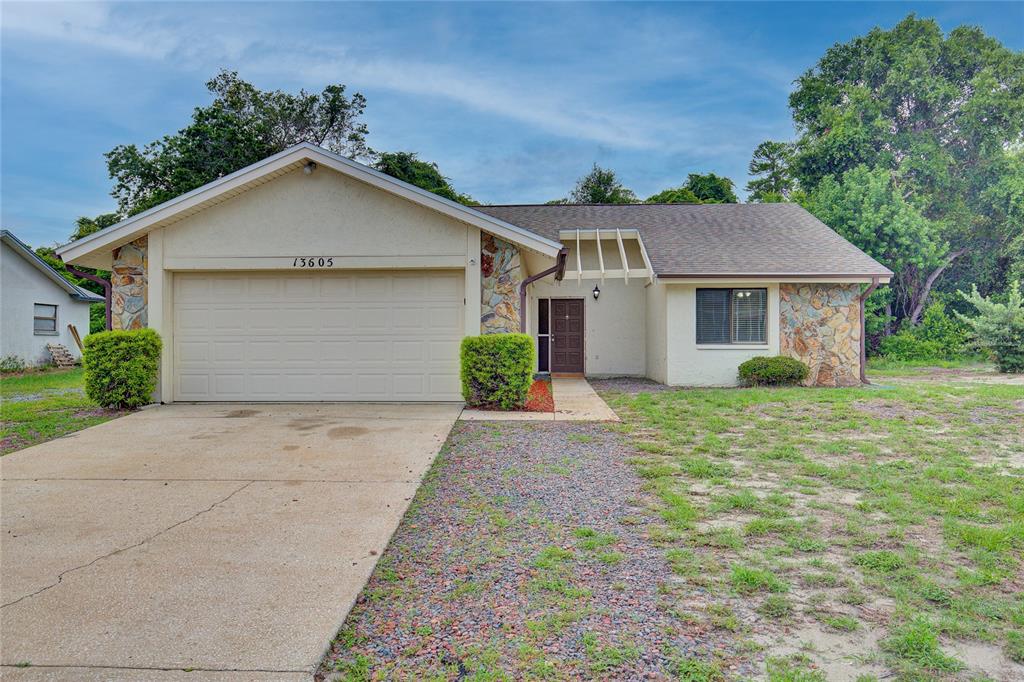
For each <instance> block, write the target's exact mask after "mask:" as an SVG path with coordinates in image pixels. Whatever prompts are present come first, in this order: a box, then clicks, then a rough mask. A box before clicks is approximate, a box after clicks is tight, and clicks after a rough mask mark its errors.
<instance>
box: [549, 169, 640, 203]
mask: <svg viewBox="0 0 1024 682" xmlns="http://www.w3.org/2000/svg"><path fill="white" fill-rule="evenodd" d="M549 203H553V204H554V203H568V204H635V203H637V198H636V195H635V194H633V191H632V190H630V189H627V188H626V187H624V186H623V185H622V183H621V182H619V179H618V177H616V175H615V171H613V170H611V169H607V168H601V167H600V166H598V165H597V164H596V163H595V164H594V167H593V168H592V169H591V170H590V172H589V173H587V174H586V175H584V176H583V177H581V178H580V179H579V180H577V181H576V187H575V188H573V190H572V192H571V193H570V194H569V197H568V199H556V200H555V201H552V202H549Z"/></svg>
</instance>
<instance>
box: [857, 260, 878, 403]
mask: <svg viewBox="0 0 1024 682" xmlns="http://www.w3.org/2000/svg"><path fill="white" fill-rule="evenodd" d="M878 284H879V282H878V276H877V275H875V276H874V277H872V278H871V286H869V287H868V288H867V289H865V290H864V293H863V294H861V295H860V382H861V383H862V384H870V383H871V382H870V381H868V374H867V372H868V346H867V344H868V330H867V328H866V327H865V326H864V302H865V301H867V300H868V296H870V295H871V294H872V293H874V291H875V289H877V288H878Z"/></svg>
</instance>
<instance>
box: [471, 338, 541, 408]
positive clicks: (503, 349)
mask: <svg viewBox="0 0 1024 682" xmlns="http://www.w3.org/2000/svg"><path fill="white" fill-rule="evenodd" d="M536 362H537V358H536V354H535V352H534V349H533V339H532V338H530V337H529V336H528V335H527V334H485V335H483V336H467V337H466V338H464V339H463V340H462V349H461V363H462V397H463V399H465V401H466V403H467V404H468V405H471V406H473V407H498V408H501V409H503V410H516V409H520V408H522V407H523V405H525V404H526V395H527V393H528V392H529V390H530V384H531V383H533V368H534V366H535V364H536Z"/></svg>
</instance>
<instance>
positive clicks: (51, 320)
mask: <svg viewBox="0 0 1024 682" xmlns="http://www.w3.org/2000/svg"><path fill="white" fill-rule="evenodd" d="M34 314H35V320H34V321H33V323H32V330H33V331H34V332H35V333H36V334H44V335H45V334H56V333H57V306H55V305H49V304H47V303H36V304H35V313H34Z"/></svg>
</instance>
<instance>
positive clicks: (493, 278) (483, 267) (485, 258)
mask: <svg viewBox="0 0 1024 682" xmlns="http://www.w3.org/2000/svg"><path fill="white" fill-rule="evenodd" d="M522 281H523V271H522V268H521V267H520V264H519V249H518V248H517V247H516V246H515V245H513V244H510V243H508V242H507V241H505V240H503V239H499V238H497V237H495V236H494V235H491V234H488V233H486V232H484V233H482V234H481V235H480V287H481V291H480V333H481V334H503V333H506V332H518V331H519V284H520V283H521V282H522Z"/></svg>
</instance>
